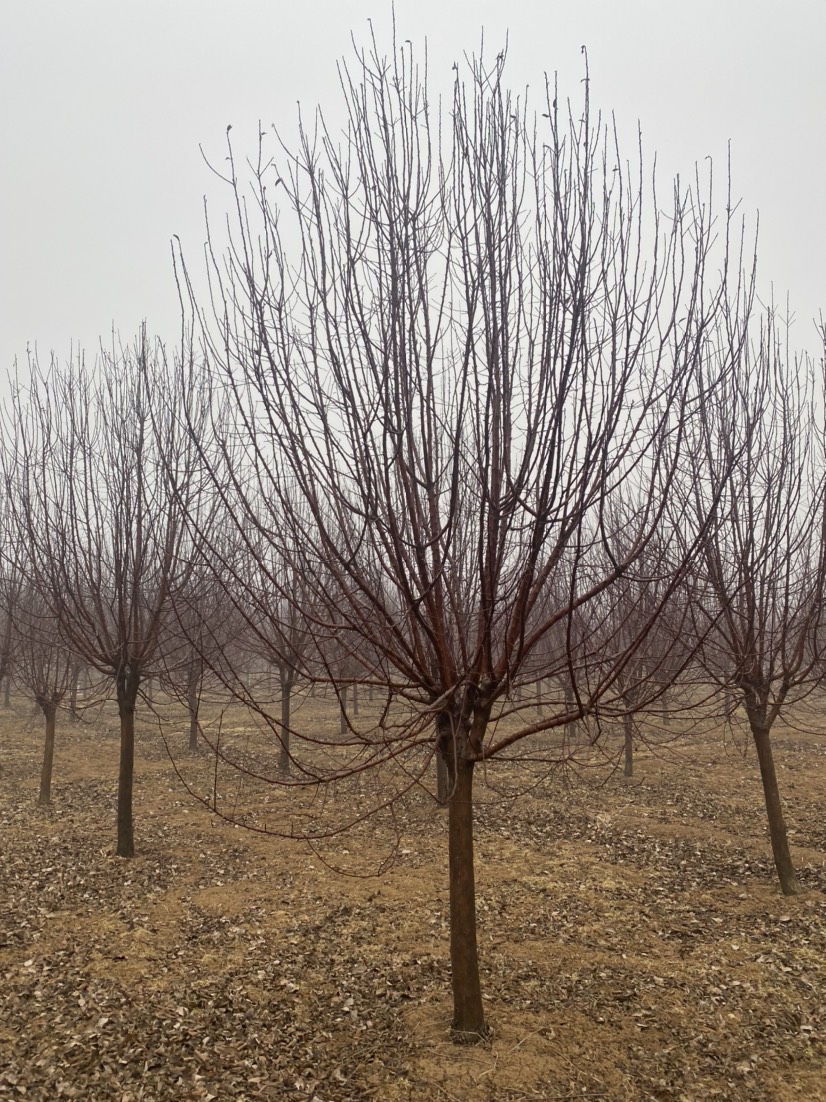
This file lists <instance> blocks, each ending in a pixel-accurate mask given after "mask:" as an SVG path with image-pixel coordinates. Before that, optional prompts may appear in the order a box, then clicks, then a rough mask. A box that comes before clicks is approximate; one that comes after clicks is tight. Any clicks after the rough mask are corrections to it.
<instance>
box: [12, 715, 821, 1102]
mask: <svg viewBox="0 0 826 1102" xmlns="http://www.w3.org/2000/svg"><path fill="white" fill-rule="evenodd" d="M301 721H302V722H303V723H310V724H312V723H316V724H319V725H321V724H324V725H326V724H331V725H332V724H334V723H335V714H334V712H333V710H332V708H326V709H325V707H324V706H321V705H318V704H316V703H315V702H311V703H308V704H307V705H306V706H305V710H304V712H303V713H302V719H301ZM166 730H167V733H168V735H169V738H170V742H171V743H172V745H173V746H174V748H175V759H176V763H177V764H178V766H179V767H181V768H182V769H183V770H184V772H185V773H186V774H187V775H188V776H190V777H191V778H192V780H193V783H195V784H199V785H204V786H206V785H207V783H208V775H209V771H210V765H209V761H208V759H207V758H206V755H202V756H201V757H200V758H197V759H195V760H194V761H193V760H192V759H191V758H188V756H187V755H186V754H185V753H183V752H180V753H179V752H178V751H179V748H180V747H181V746H182V745H183V742H184V735H183V733H182V731H183V729H182V728H176V727H175V726H174V725H173V724H172V723H171V722H169V721H167V728H166ZM225 737H226V738H229V739H230V742H232V739H235V740H236V743H237V744H238V745H239V747H240V749H241V750H244V751H249V753H250V754H251V755H252V756H251V757H250V758H249V760H250V761H251V762H253V763H254V762H256V761H257V762H260V761H261V758H260V755H259V757H258V758H255V756H254V754H255V747H254V746H253V745H252V743H250V744H249V745H247V743H246V742H245V741H244V740H245V739H246V737H247V736H246V734H245V732H244V728H243V722H242V721H241V720H239V719H236V726H235V728H230V727H229V725H227V730H226V735H225ZM40 739H41V731H40V724H39V722H38V720H37V718H36V717H32V716H31V714H30V710H29V706H28V704H27V703H26V702H24V701H22V700H19V701H17V708H16V709H15V710H14V712H13V713H9V712H7V713H5V714H3V715H0V980H2V986H0V1099H3V1098H15V1099H19V1098H22V1099H32V1100H43V1102H52V1100H55V1099H64V1098H77V1099H81V1100H83V1102H96V1100H101V1102H103V1100H107V1102H108V1100H116V1102H138V1100H145V1102H167V1100H172V1099H175V1100H176V1102H177V1100H190V1099H192V1100H197V1099H202V1100H206V1099H216V1100H218V1102H244V1100H253V1099H269V1100H281V1099H284V1100H290V1102H291V1100H299V1099H304V1100H313V1099H314V1100H315V1102H344V1100H357V1099H368V1098H375V1099H379V1100H381V1102H385V1100H387V1102H413V1100H416V1102H425V1100H430V1099H433V1100H438V1102H465V1100H471V1099H473V1100H474V1102H485V1100H491V1102H493V1100H496V1102H509V1100H517V1099H605V1100H609V1102H613V1100H617V1102H620V1100H626V1099H627V1100H646V1099H658V1100H659V1099H674V1100H678V1102H690V1100H692V1102H693V1100H700V1099H702V1100H706V1099H711V1100H717V1099H719V1100H724V1099H742V1100H749V1102H759V1100H761V1099H772V1100H777V1102H787V1100H791V1099H810V1100H816V1099H826V983H825V981H826V823H825V822H824V811H825V810H826V739H822V738H818V737H815V736H812V735H802V734H800V733H792V732H785V733H784V732H782V731H781V732H779V734H778V737H777V748H778V755H779V758H780V763H781V784H782V787H783V790H784V793H785V795H786V797H787V800H788V809H789V821H790V827H791V828H792V831H793V833H792V841H793V845H794V854H795V859H796V862H797V865H798V868H799V869H800V870H801V876H802V880H803V881H804V883H805V885H806V888H807V891H806V892H805V894H803V895H802V896H800V897H797V898H793V899H784V898H783V897H782V896H781V895H780V894H779V892H778V890H777V888H776V886H775V882H774V879H773V873H772V867H771V864H770V859H769V852H768V842H767V838H766V831H765V825H764V814H763V810H762V804H761V798H760V792H759V784H758V780H757V772H756V764H755V761H754V757H753V754H750V753H746V754H745V756H744V754H743V753H742V752H740V750H738V749H737V748H736V747H734V746H732V745H731V744H730V743H729V744H726V743H724V742H723V740H722V739H721V738H712V737H710V736H705V737H699V736H696V735H695V736H692V737H687V738H686V739H685V740H684V741H683V742H682V743H681V744H680V746H679V748H678V749H677V750H673V749H671V750H667V751H660V752H658V753H656V754H655V753H654V752H652V751H651V750H644V751H642V752H640V753H639V754H638V759H637V776H636V777H635V780H634V782H633V783H632V784H630V785H629V784H627V783H623V782H622V780H621V779H620V778H619V777H618V776H613V777H611V778H610V779H608V780H607V781H606V782H605V783H604V784H602V785H601V786H598V785H594V784H593V783H591V782H589V781H588V780H586V779H585V778H575V777H573V778H572V777H570V776H568V777H567V778H565V777H560V776H556V777H552V778H549V779H546V780H544V781H543V782H542V783H541V784H540V785H539V786H538V787H537V788H536V789H535V790H534V791H532V792H531V793H530V795H525V796H522V797H521V798H518V799H503V798H501V797H500V796H497V795H496V794H495V793H494V792H492V790H491V789H490V788H488V787H486V785H485V782H484V778H483V777H482V776H481V775H480V777H479V783H478V789H477V794H478V805H479V806H478V815H477V884H478V901H479V925H480V948H481V956H482V969H483V985H484V992H485V999H486V1000H487V1007H488V1014H489V1021H490V1024H491V1026H492V1030H493V1034H492V1038H491V1040H490V1041H489V1042H488V1043H486V1044H484V1045H481V1046H476V1047H457V1046H455V1045H453V1044H451V1043H450V1040H449V1036H448V1027H449V1019H450V996H449V972H448V965H447V956H448V947H447V893H446V852H445V840H446V839H445V814H444V812H443V811H440V810H438V809H436V808H435V807H434V805H433V803H432V801H431V800H430V799H429V797H428V796H427V795H426V794H425V793H424V792H421V791H416V792H415V793H414V794H413V795H412V796H410V797H409V798H408V799H407V800H406V801H405V802H404V804H403V806H402V807H401V808H400V809H399V814H398V816H397V818H396V821H395V826H396V827H398V828H400V829H401V831H402V838H401V843H400V849H399V851H398V853H397V857H396V860H395V863H394V864H392V866H390V867H389V868H387V869H386V870H385V871H383V872H381V873H380V874H378V875H371V876H361V877H353V876H344V875H342V874H341V873H339V872H336V871H333V870H331V869H330V867H329V866H328V864H327V863H326V859H330V858H334V857H335V858H336V859H338V860H340V861H347V862H350V867H352V868H354V869H357V870H358V869H360V870H362V871H367V870H368V869H372V870H375V868H376V867H377V865H378V864H379V863H380V860H381V858H382V857H383V856H385V855H386V853H387V851H388V848H392V844H393V840H394V834H393V832H392V831H391V830H390V829H389V826H388V824H386V823H381V822H380V823H378V824H376V825H375V826H371V827H370V828H369V829H363V830H361V831H357V832H356V833H355V834H351V835H347V836H342V837H340V838H338V839H337V840H336V841H335V842H334V843H330V844H328V845H327V846H326V847H325V849H324V851H323V852H322V853H312V852H310V851H309V850H308V849H307V848H306V847H305V846H303V845H301V844H299V843H296V842H294V841H289V840H285V839H279V838H267V837H262V836H260V835H256V834H252V833H250V832H248V831H245V830H243V829H238V828H233V827H232V826H229V825H226V824H224V823H222V822H220V821H219V820H218V819H217V818H216V817H215V816H213V815H211V814H210V813H209V812H207V811H206V810H205V809H203V808H202V807H200V806H199V805H198V804H197V803H195V802H193V801H192V800H191V799H190V798H189V797H188V796H187V795H186V794H185V792H184V791H183V789H182V787H181V785H180V782H179V781H178V779H177V777H176V775H175V771H174V770H173V768H172V767H171V765H170V762H169V759H168V758H167V757H166V754H165V751H164V748H163V744H162V741H161V739H160V737H159V735H158V732H157V729H156V728H153V727H152V726H149V725H147V726H146V727H145V728H144V729H143V730H142V733H141V738H140V745H139V753H138V764H137V771H138V777H137V783H136V800H135V808H136V827H137V829H136V842H137V847H138V851H139V856H138V857H137V858H135V859H134V860H133V861H122V860H119V859H117V858H115V857H114V856H113V855H112V854H113V841H114V838H113V835H114V807H115V778H116V775H117V765H116V762H117V736H116V729H115V721H114V719H113V717H112V714H111V712H108V711H107V712H105V713H103V714H102V715H101V716H99V717H98V718H97V720H96V722H95V723H89V724H86V725H77V726H72V725H70V724H68V723H64V724H63V727H62V729H59V731H58V749H57V757H56V765H55V785H54V802H53V806H52V808H51V809H49V810H45V811H44V810H41V809H38V808H37V807H36V806H35V800H36V796H37V784H38V771H39V759H40ZM259 749H260V747H259ZM239 752H240V751H239ZM600 775H601V776H602V777H603V778H604V773H602V774H600ZM489 780H490V782H491V783H492V784H494V783H495V784H501V783H502V782H503V781H505V782H508V783H510V784H511V785H512V786H517V785H519V784H521V780H520V778H519V777H517V776H516V774H515V771H514V769H513V768H512V767H510V768H509V767H506V768H505V769H504V771H499V772H494V771H493V770H491V772H490V775H489ZM364 783H367V784H368V785H369V784H370V783H371V782H369V781H368V782H357V781H354V782H353V784H352V785H351V786H350V788H349V789H345V790H341V791H338V792H337V793H336V794H335V795H334V797H333V799H332V801H331V803H330V804H329V805H328V806H327V807H326V808H324V809H323V813H324V815H335V814H337V813H339V812H341V811H347V810H351V809H352V808H353V807H354V806H358V801H359V800H362V799H366V798H367V796H369V789H368V790H365V789H364V787H363V786H364ZM221 784H222V785H223V788H224V802H223V804H222V805H221V806H224V807H225V808H226V809H227V810H228V811H231V810H232V809H233V807H235V804H234V803H233V801H237V800H239V799H241V797H239V796H238V794H237V792H236V793H234V794H233V790H232V788H231V786H228V782H226V781H225V780H223V779H222V781H221ZM256 807H257V809H258V810H257V812H256V815H255V816H254V817H251V818H250V821H253V822H256V823H258V824H259V825H260V824H262V823H263V822H264V821H265V813H266V814H267V816H268V818H267V819H266V821H269V822H276V821H278V822H282V823H283V822H286V821H287V817H292V818H293V819H294V821H299V819H300V817H301V816H303V815H306V814H308V813H309V812H311V811H312V812H320V811H321V810H322V809H321V807H320V805H319V803H318V802H317V801H316V803H313V802H312V800H311V799H310V797H309V795H308V794H307V793H302V792H297V793H295V792H294V793H287V794H284V793H281V792H280V791H278V790H276V791H271V792H270V793H269V802H268V803H267V804H266V806H265V805H264V803H263V797H261V796H260V794H259V797H258V802H257V804H256ZM236 810H237V808H236Z"/></svg>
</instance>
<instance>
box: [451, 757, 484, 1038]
mask: <svg viewBox="0 0 826 1102" xmlns="http://www.w3.org/2000/svg"><path fill="white" fill-rule="evenodd" d="M473 766H474V762H473V761H467V760H465V759H463V758H459V759H457V760H456V761H455V762H451V763H450V764H449V769H450V772H451V774H452V777H451V779H452V782H453V785H452V789H453V790H452V793H451V796H450V804H449V812H448V815H449V817H448V847H449V864H450V963H451V967H452V971H453V1036H454V1039H455V1040H457V1041H467V1042H473V1041H478V1040H479V1039H481V1038H482V1037H484V1035H485V1033H486V1028H485V1014H484V1010H483V1008H482V987H481V983H480V980H479V954H478V950H477V947H476V883H475V878H474V870H473Z"/></svg>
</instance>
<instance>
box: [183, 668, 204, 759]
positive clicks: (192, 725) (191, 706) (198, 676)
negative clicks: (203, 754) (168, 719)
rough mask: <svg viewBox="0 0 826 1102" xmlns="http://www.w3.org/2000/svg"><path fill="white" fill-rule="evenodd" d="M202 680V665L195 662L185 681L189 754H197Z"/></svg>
mask: <svg viewBox="0 0 826 1102" xmlns="http://www.w3.org/2000/svg"><path fill="white" fill-rule="evenodd" d="M202 679H203V665H202V664H201V662H200V661H197V660H196V661H195V662H193V663H192V664H191V665H190V667H189V670H188V674H187V679H186V707H187V711H188V712H189V752H190V753H191V754H197V752H198V735H199V734H200V731H201V725H200V723H199V722H198V717H199V715H200V712H201V681H202Z"/></svg>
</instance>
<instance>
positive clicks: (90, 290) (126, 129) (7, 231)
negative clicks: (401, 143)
mask: <svg viewBox="0 0 826 1102" xmlns="http://www.w3.org/2000/svg"><path fill="white" fill-rule="evenodd" d="M395 7H396V20H397V28H398V36H399V38H400V39H406V38H409V39H412V41H413V43H414V45H415V46H416V47H417V48H420V47H422V46H423V45H424V41H425V39H427V43H428V50H429V57H430V70H431V83H432V87H433V88H434V90H438V89H440V88H441V89H444V90H447V89H449V87H450V79H451V67H452V65H453V62H454V61H460V60H461V58H462V54H463V52H465V51H468V52H472V51H474V50H476V49H477V48H478V45H479V42H480V35H481V32H482V29H483V28H484V33H485V41H486V44H487V47H489V48H490V49H492V50H494V51H495V50H496V49H498V48H500V47H501V45H502V44H503V43H504V41H505V36H506V34H507V36H508V40H509V51H508V59H509V62H508V72H509V83H510V84H511V86H512V87H514V88H515V89H523V88H524V87H525V86H526V85H528V86H530V88H531V89H533V90H534V91H535V92H536V93H537V95H538V93H539V92H540V91H541V88H542V85H543V76H544V73H545V72H550V73H553V72H554V71H558V73H559V79H560V89H561V92H562V94H563V95H564V96H567V95H569V94H570V95H571V96H572V97H573V98H577V97H578V96H579V95H580V80H581V78H582V76H583V64H582V55H581V46H582V45H587V47H588V53H589V60H590V72H591V78H592V83H591V89H592V102H593V103H594V104H595V105H596V106H598V107H600V108H602V109H604V110H606V111H609V112H610V111H613V112H614V113H615V114H616V116H617V118H618V120H619V122H620V124H621V127H622V128H623V130H624V131H625V132H633V128H634V126H635V124H636V121H637V120H639V121H640V123H641V126H642V131H643V138H644V143H645V147H646V149H647V150H648V152H649V153H653V152H654V151H656V152H657V154H658V159H659V166H660V168H659V178H660V185H661V189H662V190H661V194H662V196H663V205H664V206H667V200H668V195H669V186H668V178H669V177H670V176H671V175H673V174H674V173H675V172H681V173H682V174H683V175H685V174H690V173H691V172H692V171H693V167H694V165H695V163H696V162H702V161H704V160H705V158H706V157H707V156H709V155H710V156H712V157H713V158H714V159H715V163H716V172H717V174H718V178H719V179H720V182H721V184H722V182H723V178H724V175H725V162H726V148H727V143H728V142H729V141H730V142H731V148H732V164H733V181H734V193H735V196H736V197H742V199H743V209H744V210H745V211H746V213H747V214H749V215H751V216H753V215H754V214H755V213H756V212H757V211H758V210H759V212H760V272H761V288H762V290H763V293H764V294H768V293H769V290H770V287H771V285H773V287H774V294H775V298H776V299H779V300H784V299H785V296H786V294H787V293H788V294H789V295H790V297H791V302H792V306H793V308H794V310H795V312H796V314H797V318H798V322H797V325H796V327H795V332H794V339H795V343H797V344H799V345H807V346H808V347H810V348H811V349H812V350H815V348H816V340H815V331H814V327H813V325H812V322H811V319H812V317H813V316H815V315H816V314H818V313H819V312H820V310H821V308H823V309H824V311H826V214H824V190H825V189H824V178H826V140H824V135H825V134H826V126H825V125H824V109H826V62H824V46H826V2H825V0H786V2H785V3H783V4H779V3H776V2H775V3H768V2H766V0H714V2H711V0H694V2H693V3H690V4H688V3H679V4H678V3H675V2H671V0H509V2H507V3H502V0H472V2H471V0H396V5H395ZM390 12H391V4H390V2H389V0H372V2H367V0H295V2H293V3H287V2H285V0H231V2H230V0H117V2H113V0H0V13H1V14H0V97H1V101H2V110H0V172H2V177H0V179H2V203H0V367H2V369H3V373H5V371H6V370H9V369H11V367H12V364H13V361H14V358H15V357H19V358H20V359H21V360H25V356H26V349H27V346H29V345H31V346H34V345H35V344H36V345H37V347H38V350H39V354H40V357H41V359H45V358H48V355H49V353H50V351H51V350H55V352H56V353H57V354H58V355H59V356H60V357H61V358H64V357H65V356H67V355H68V352H69V347H70V342H72V341H74V342H76V343H77V342H80V344H81V345H83V346H85V347H87V348H91V349H94V348H95V347H96V345H97V342H98V337H99V336H100V335H104V336H105V335H106V334H107V333H109V332H111V330H112V327H113V326H114V327H115V328H116V329H117V330H119V331H120V333H121V335H122V336H123V337H124V338H128V337H130V335H132V334H134V333H135V331H136V330H137V328H138V326H139V325H140V323H141V320H142V319H144V318H145V319H146V320H147V322H148V325H149V327H150V329H151V330H153V331H155V332H158V333H160V334H161V335H163V336H165V337H166V338H167V339H171V340H174V339H175V334H176V332H177V319H178V308H177V298H176V292H175V285H174V280H173V275H172V266H171V261H170V247H169V241H170V238H171V236H172V235H173V234H178V235H179V236H180V238H181V241H182V243H183V247H184V250H185V252H186V254H187V257H188V259H189V260H190V262H191V263H192V264H193V265H197V264H198V263H199V257H200V251H201V246H202V243H203V240H204V223H203V197H204V194H205V193H207V192H208V193H209V196H210V204H211V207H212V209H213V210H216V211H217V209H218V207H217V206H216V203H217V204H218V205H219V206H220V204H221V202H222V201H225V200H222V193H221V192H220V191H219V190H216V185H215V182H214V181H213V180H211V179H210V174H209V171H208V169H207V167H206V166H205V164H204V162H203V160H202V157H201V153H200V152H199V146H202V147H203V149H204V151H205V152H206V153H207V154H208V155H209V156H210V157H212V158H214V159H215V160H216V161H219V162H220V160H221V159H222V158H223V156H224V152H225V150H224V142H225V132H226V127H227V125H228V124H230V123H231V124H232V126H233V136H234V138H235V144H236V150H237V151H238V152H239V153H243V152H244V151H249V152H250V153H252V152H253V150H254V142H255V137H256V135H257V132H258V121H259V120H261V121H262V122H263V123H264V124H265V125H269V124H272V123H274V124H276V125H277V126H278V127H279V129H280V130H281V131H282V132H284V133H285V134H289V133H291V128H292V127H293V126H294V123H295V118H296V103H297V101H300V102H301V104H302V106H303V107H304V108H308V109H309V108H312V107H314V106H315V105H316V104H321V106H322V107H326V108H329V109H330V110H331V112H335V110H336V109H337V107H338V105H339V103H340V96H339V92H338V84H337V76H336V60H337V59H338V58H340V57H341V56H342V55H344V56H348V55H350V54H351V51H352V46H351V41H350V35H351V32H352V33H353V34H354V35H355V37H356V39H357V40H358V41H360V42H362V43H366V41H367V36H368V30H369V29H368V19H371V18H372V20H373V23H374V26H375V28H376V33H377V36H378V38H379V40H380V42H383V43H386V44H387V48H388V49H389V47H390Z"/></svg>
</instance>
